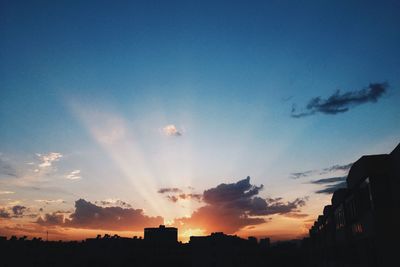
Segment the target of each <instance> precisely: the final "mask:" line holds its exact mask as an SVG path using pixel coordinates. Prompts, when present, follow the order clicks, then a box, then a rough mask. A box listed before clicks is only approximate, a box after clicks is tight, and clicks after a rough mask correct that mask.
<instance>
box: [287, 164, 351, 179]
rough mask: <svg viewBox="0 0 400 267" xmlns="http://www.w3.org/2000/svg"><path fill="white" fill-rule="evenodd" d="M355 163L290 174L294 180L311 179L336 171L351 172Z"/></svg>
mask: <svg viewBox="0 0 400 267" xmlns="http://www.w3.org/2000/svg"><path fill="white" fill-rule="evenodd" d="M352 165H353V163H348V164H343V165H340V164H336V165H333V166H330V167H327V168H323V169H320V170H318V169H317V170H308V171H303V172H293V173H291V174H290V178H292V179H299V178H305V177H310V176H313V175H323V174H329V173H334V172H336V171H344V172H347V171H349V170H350V168H351V166H352Z"/></svg>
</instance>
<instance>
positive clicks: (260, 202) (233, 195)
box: [176, 177, 307, 233]
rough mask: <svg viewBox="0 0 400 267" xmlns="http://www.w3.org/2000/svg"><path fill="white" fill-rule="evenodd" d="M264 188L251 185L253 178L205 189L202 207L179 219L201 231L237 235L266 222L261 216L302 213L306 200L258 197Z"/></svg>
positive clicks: (181, 222)
mask: <svg viewBox="0 0 400 267" xmlns="http://www.w3.org/2000/svg"><path fill="white" fill-rule="evenodd" d="M262 188H263V185H260V186H256V185H252V184H250V177H247V178H246V179H243V180H240V181H238V182H237V183H231V184H220V185H218V186H217V187H214V188H211V189H208V190H205V191H204V193H203V201H204V202H205V203H206V206H203V207H201V208H199V209H198V210H196V211H195V212H193V214H192V215H191V217H189V218H180V219H177V220H176V223H178V225H182V224H183V225H188V226H187V227H188V228H201V229H207V231H209V232H212V231H224V232H226V233H234V232H236V231H238V230H239V229H241V228H243V227H247V226H251V225H257V224H262V223H265V222H266V220H265V219H264V218H260V217H261V216H266V215H272V214H287V213H297V212H299V207H302V206H304V205H305V203H306V200H307V198H297V199H295V200H294V201H291V202H284V201H283V200H282V198H274V199H272V198H267V199H264V198H261V197H259V196H257V195H258V193H259V192H260V190H262Z"/></svg>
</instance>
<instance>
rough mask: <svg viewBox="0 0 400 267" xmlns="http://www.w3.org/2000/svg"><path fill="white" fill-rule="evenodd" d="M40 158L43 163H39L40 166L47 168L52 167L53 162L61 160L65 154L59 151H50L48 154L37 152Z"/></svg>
mask: <svg viewBox="0 0 400 267" xmlns="http://www.w3.org/2000/svg"><path fill="white" fill-rule="evenodd" d="M36 155H37V156H38V157H39V158H40V161H41V163H39V165H38V166H39V167H40V168H46V167H51V165H52V164H53V162H56V161H59V160H60V159H61V158H62V157H63V155H62V154H61V153H58V152H50V153H48V154H39V153H37V154H36Z"/></svg>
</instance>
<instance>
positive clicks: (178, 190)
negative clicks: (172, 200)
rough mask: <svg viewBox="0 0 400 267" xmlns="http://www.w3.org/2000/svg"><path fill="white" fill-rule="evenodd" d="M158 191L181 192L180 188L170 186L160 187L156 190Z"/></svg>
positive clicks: (161, 192) (162, 192)
mask: <svg viewBox="0 0 400 267" xmlns="http://www.w3.org/2000/svg"><path fill="white" fill-rule="evenodd" d="M157 192H158V193H160V194H164V193H182V190H181V189H179V188H176V187H174V188H170V187H164V188H160V189H159V190H158V191H157Z"/></svg>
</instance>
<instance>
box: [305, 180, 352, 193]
mask: <svg viewBox="0 0 400 267" xmlns="http://www.w3.org/2000/svg"><path fill="white" fill-rule="evenodd" d="M346 177H347V176H339V177H329V178H323V179H319V180H313V181H310V183H312V184H317V185H324V188H323V189H321V190H318V191H316V192H315V193H317V194H332V193H333V192H335V191H336V190H337V189H339V188H346V187H347V183H346Z"/></svg>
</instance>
